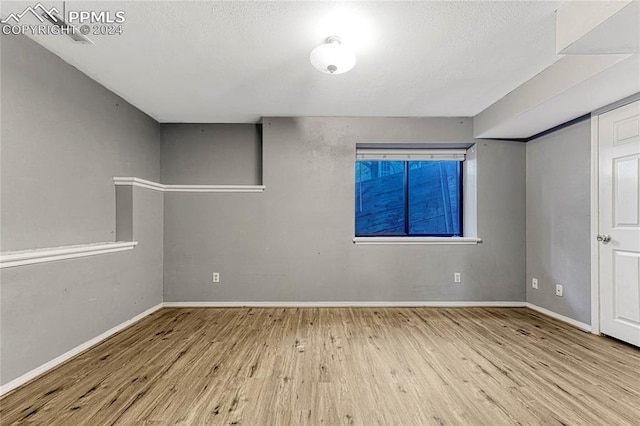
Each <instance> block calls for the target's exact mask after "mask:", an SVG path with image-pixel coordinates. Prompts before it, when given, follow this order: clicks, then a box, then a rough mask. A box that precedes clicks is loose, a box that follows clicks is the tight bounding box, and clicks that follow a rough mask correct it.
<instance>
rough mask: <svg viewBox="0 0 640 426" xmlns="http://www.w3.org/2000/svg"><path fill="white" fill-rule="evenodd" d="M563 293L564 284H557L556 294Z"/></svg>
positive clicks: (560, 294) (559, 295)
mask: <svg viewBox="0 0 640 426" xmlns="http://www.w3.org/2000/svg"><path fill="white" fill-rule="evenodd" d="M563 294H564V293H563V289H562V284H556V296H558V297H562V295H563Z"/></svg>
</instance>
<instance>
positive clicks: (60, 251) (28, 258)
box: [0, 241, 138, 269]
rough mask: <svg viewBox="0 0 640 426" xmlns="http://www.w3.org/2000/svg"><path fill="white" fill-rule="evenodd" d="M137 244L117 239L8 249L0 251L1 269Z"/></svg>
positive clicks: (125, 248) (130, 246) (96, 253)
mask: <svg viewBox="0 0 640 426" xmlns="http://www.w3.org/2000/svg"><path fill="white" fill-rule="evenodd" d="M136 245H138V242H137V241H116V242H101V243H91V244H78V245H69V246H60V247H47V248H38V249H29V250H18V251H6V252H2V253H0V269H3V268H11V267H14V266H24V265H33V264H36V263H44V262H53V261H56V260H65V259H75V258H78V257H86V256H95V255H98V254H106V253H115V252H118V251H124V250H131V249H133V248H134V247H135V246H136Z"/></svg>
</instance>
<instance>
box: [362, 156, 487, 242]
mask: <svg viewBox="0 0 640 426" xmlns="http://www.w3.org/2000/svg"><path fill="white" fill-rule="evenodd" d="M461 155H462V156H463V157H462V158H464V160H463V161H462V227H463V229H462V235H463V236H462V237H412V236H399V237H353V242H354V243H355V244H357V245H389V244H392V245H397V244H402V245H430V244H431V245H457V244H462V245H469V244H471V245H475V244H478V243H481V242H482V239H481V238H479V237H478V219H477V218H478V195H477V194H478V190H477V186H478V185H477V181H478V179H477V175H478V156H477V149H476V146H475V145H470V146H468V148H464V149H461V148H460V147H459V146H454V147H446V146H445V147H444V148H443V147H441V146H439V147H435V146H434V147H433V148H431V147H428V146H427V147H425V146H420V147H417V148H415V149H397V148H393V147H389V145H382V146H381V147H380V148H371V147H368V146H367V148H364V149H359V148H358V147H356V161H357V160H360V159H375V158H384V159H386V160H393V159H397V160H401V161H406V160H415V161H421V160H427V159H429V160H433V159H436V158H437V159H442V160H460V156H461ZM354 164H355V163H354ZM354 181H355V178H354ZM354 231H355V230H354Z"/></svg>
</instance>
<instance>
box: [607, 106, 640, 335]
mask: <svg viewBox="0 0 640 426" xmlns="http://www.w3.org/2000/svg"><path fill="white" fill-rule="evenodd" d="M598 141H599V194H598V195H599V199H598V200H599V201H598V203H599V223H598V227H599V232H598V236H597V238H598V241H599V244H598V247H599V259H600V268H599V269H600V277H599V281H600V329H601V331H602V333H603V334H606V335H609V336H611V337H615V338H617V339H620V340H624V341H625V342H629V343H631V344H633V345H636V346H640V101H637V102H634V103H632V104H629V105H625V106H623V107H620V108H618V109H615V110H613V111H610V112H607V113H606V114H602V115H601V116H600V117H599V122H598Z"/></svg>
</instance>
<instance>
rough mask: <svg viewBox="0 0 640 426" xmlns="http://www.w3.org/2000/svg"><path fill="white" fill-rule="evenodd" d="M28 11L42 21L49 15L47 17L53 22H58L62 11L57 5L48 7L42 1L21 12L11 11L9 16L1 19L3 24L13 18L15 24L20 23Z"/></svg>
mask: <svg viewBox="0 0 640 426" xmlns="http://www.w3.org/2000/svg"><path fill="white" fill-rule="evenodd" d="M28 13H31V14H33V16H35V17H36V18H37V19H38V20H39V21H40V22H44V18H46V17H48V18H47V19H48V20H49V21H51V22H57V21H58V20H59V19H60V18H59V13H60V12H59V11H58V9H56V8H55V7H52V8H51V9H47V8H46V7H44V6H43V5H42V3H38V4H36V5H35V6H33V7H32V6H29V7H27V8H26V9H25V10H23V11H22V12H20V13H10V14H9V16H7V17H6V18H5V19H2V20H0V22H1V23H3V24H9V23H10V21H12V20H13V21H14V23H15V24H18V23H20V20H21V19H22V18H23V17H24V16H25V15H27V14H28Z"/></svg>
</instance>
